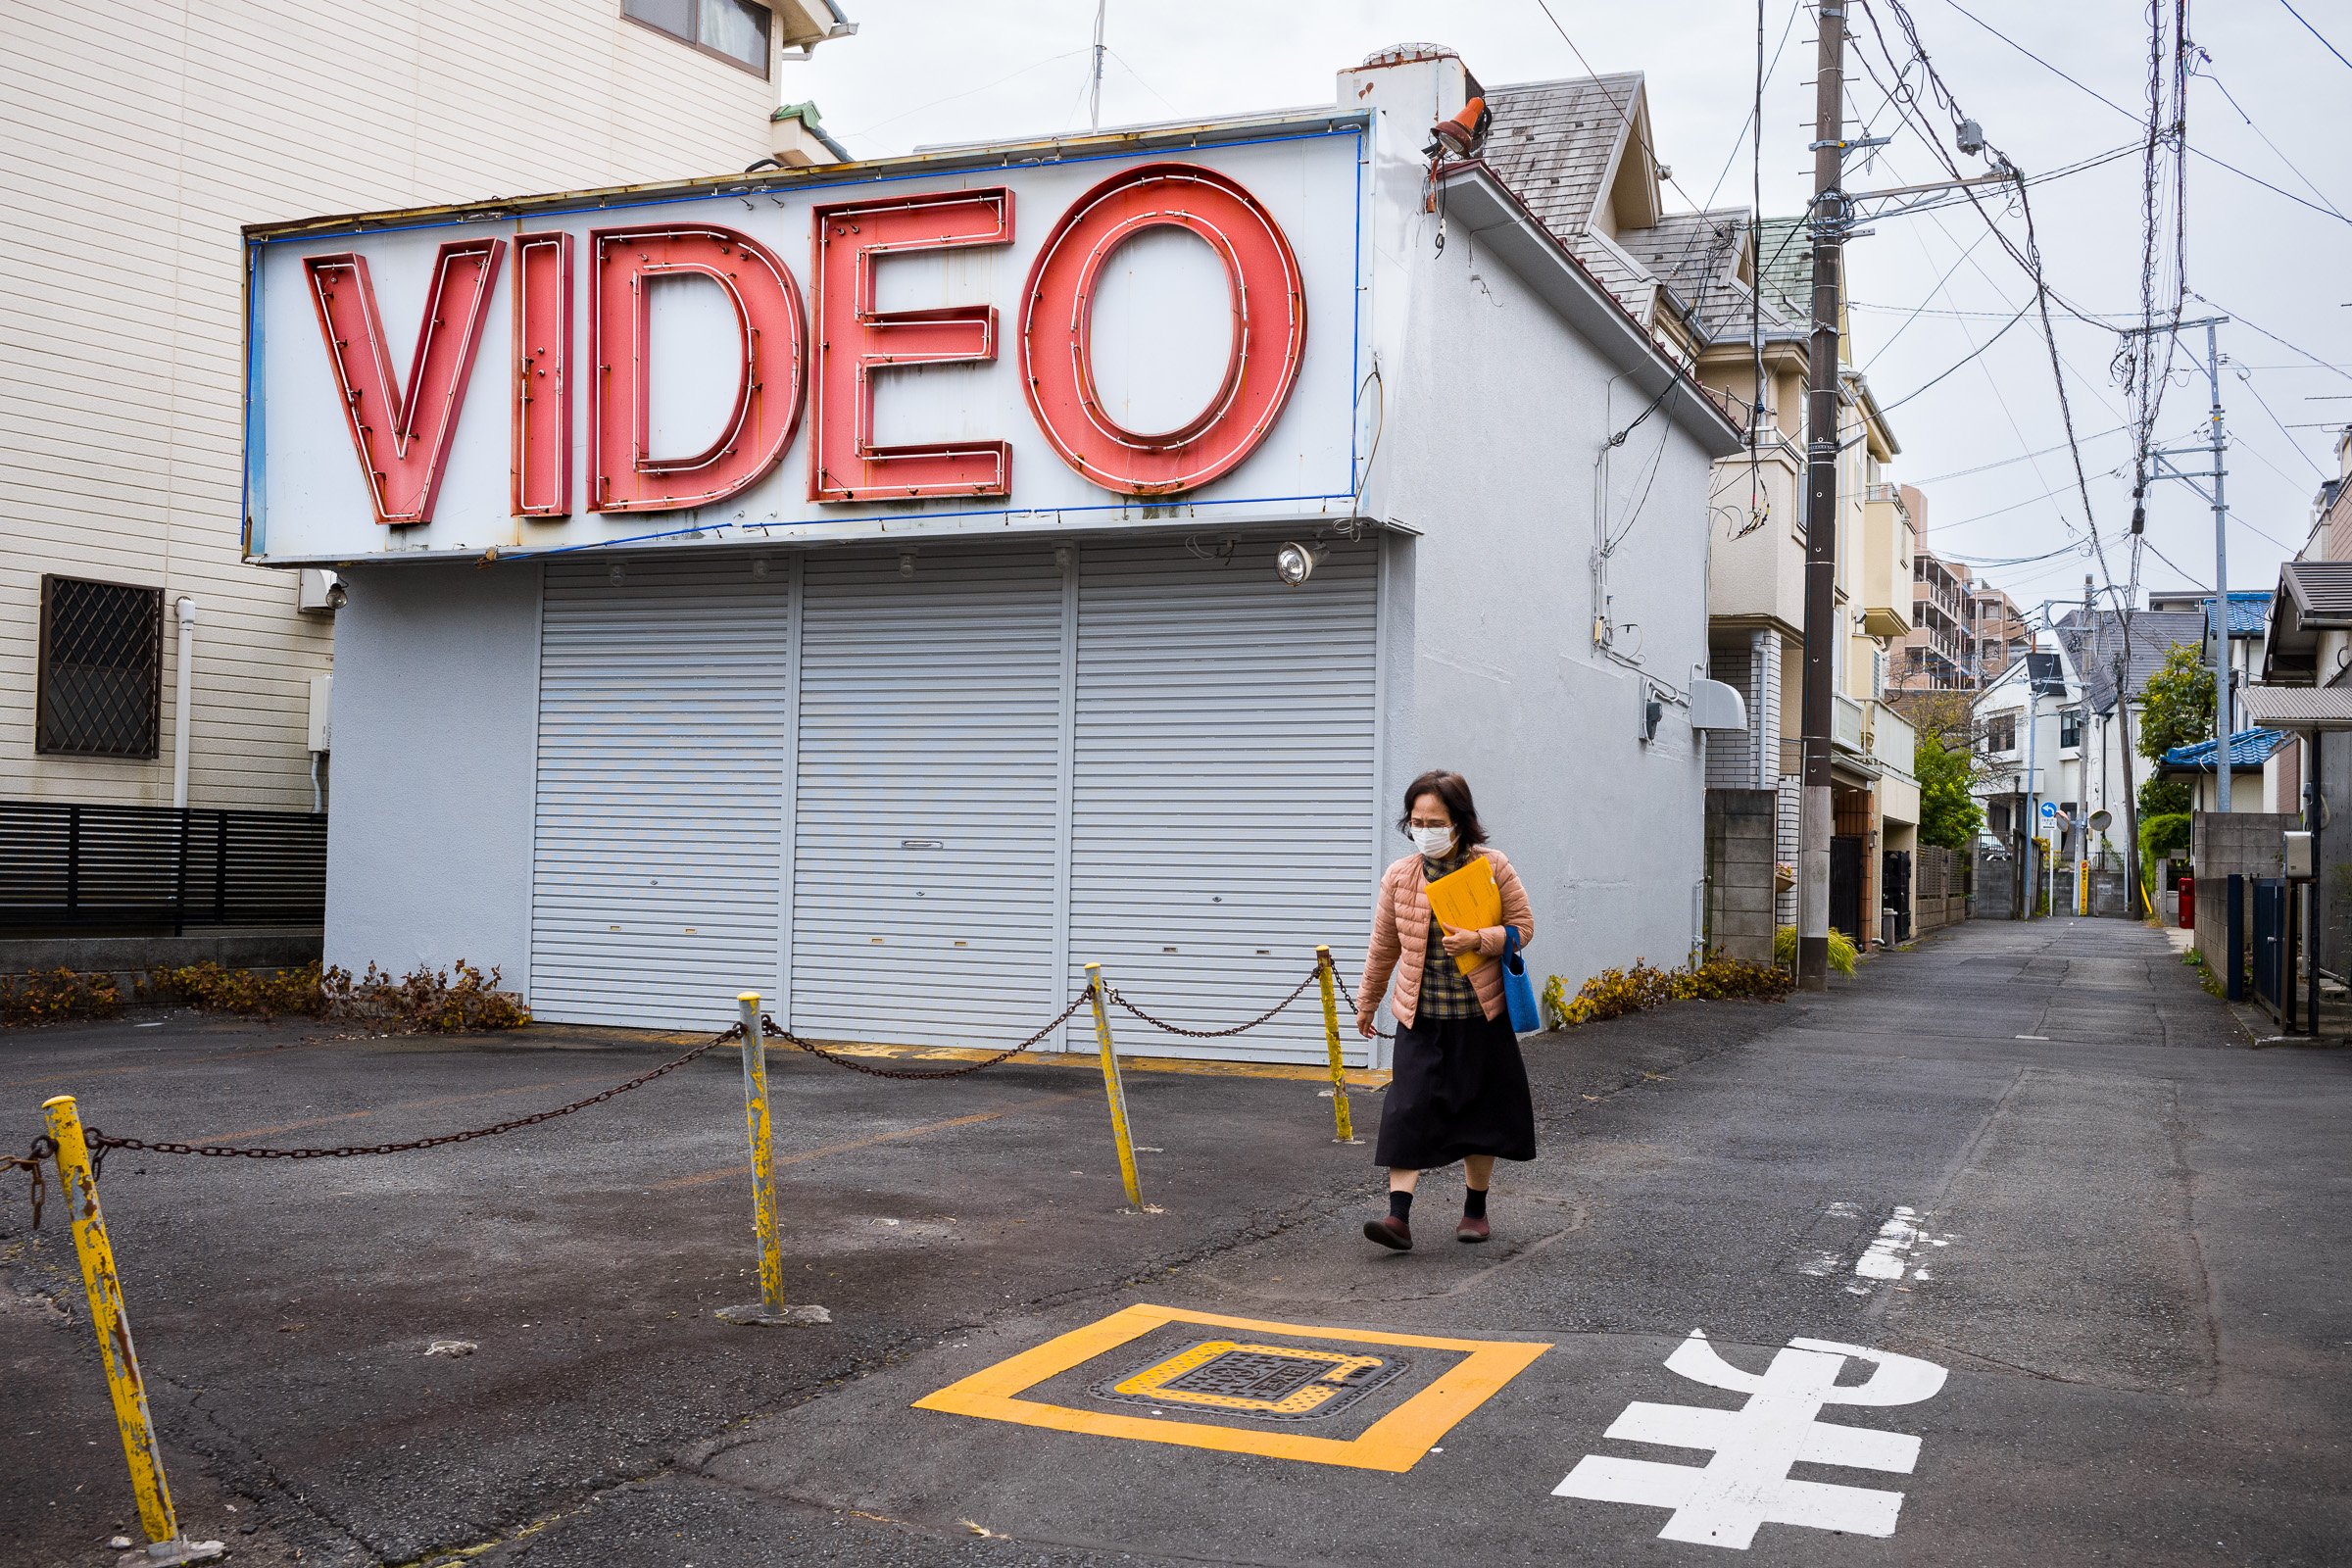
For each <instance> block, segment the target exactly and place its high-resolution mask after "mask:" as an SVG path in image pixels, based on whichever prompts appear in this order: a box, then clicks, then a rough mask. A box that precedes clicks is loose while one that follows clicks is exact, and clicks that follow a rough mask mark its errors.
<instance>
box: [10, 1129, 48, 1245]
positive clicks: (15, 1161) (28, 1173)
mask: <svg viewBox="0 0 2352 1568" xmlns="http://www.w3.org/2000/svg"><path fill="white" fill-rule="evenodd" d="M56 1152H57V1140H56V1139H54V1138H52V1137H50V1136H49V1135H48V1134H47V1133H43V1134H41V1136H40V1137H38V1138H35V1139H34V1140H33V1141H32V1149H31V1151H30V1152H27V1153H23V1154H0V1169H7V1170H21V1171H23V1172H25V1181H26V1186H27V1188H28V1191H27V1192H26V1193H25V1197H26V1198H28V1199H30V1200H31V1201H32V1228H33V1229H34V1230H36V1231H37V1230H39V1229H40V1228H41V1204H42V1203H43V1202H44V1201H46V1200H47V1198H48V1196H49V1187H48V1181H47V1176H46V1173H45V1171H44V1169H43V1166H42V1161H44V1160H46V1159H48V1158H49V1157H50V1156H51V1155H53V1154H55V1153H56Z"/></svg>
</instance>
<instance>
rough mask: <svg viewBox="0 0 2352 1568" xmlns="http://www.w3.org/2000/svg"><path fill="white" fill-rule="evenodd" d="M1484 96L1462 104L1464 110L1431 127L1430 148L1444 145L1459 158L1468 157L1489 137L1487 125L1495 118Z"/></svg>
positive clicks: (1435, 148)
mask: <svg viewBox="0 0 2352 1568" xmlns="http://www.w3.org/2000/svg"><path fill="white" fill-rule="evenodd" d="M1494 118H1495V116H1494V114H1493V113H1492V112H1491V111H1490V110H1489V109H1488V108H1487V101H1486V99H1484V98H1473V99H1471V100H1470V101H1469V102H1468V103H1466V104H1464V105H1462V112H1461V113H1460V114H1458V115H1455V116H1454V117H1453V118H1452V119H1450V120H1441V121H1439V122H1438V123H1436V124H1434V125H1432V126H1430V127H1429V134H1430V137H1431V141H1430V150H1431V151H1433V152H1435V151H1436V150H1437V149H1439V148H1441V147H1443V148H1444V149H1445V150H1446V151H1447V152H1449V153H1452V154H1453V155H1454V156H1455V157H1457V158H1466V157H1468V156H1469V155H1470V154H1471V153H1472V152H1473V151H1475V150H1476V149H1477V147H1478V144H1479V143H1480V142H1482V141H1485V140H1486V139H1487V125H1488V124H1489V123H1490V122H1492V121H1493V120H1494Z"/></svg>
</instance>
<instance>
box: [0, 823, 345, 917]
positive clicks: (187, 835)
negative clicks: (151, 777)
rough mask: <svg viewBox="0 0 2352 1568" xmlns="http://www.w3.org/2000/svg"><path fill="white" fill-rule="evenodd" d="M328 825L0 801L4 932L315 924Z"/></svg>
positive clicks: (322, 905) (322, 902)
mask: <svg viewBox="0 0 2352 1568" xmlns="http://www.w3.org/2000/svg"><path fill="white" fill-rule="evenodd" d="M325 915H326V818H325V817H324V816H322V815H313V814H311V813H308V812H302V811H210V810H197V809H185V810H181V809H172V808H171V807H155V806H104V805H96V804H66V803H61V802H52V801H0V930H4V931H7V932H9V933H10V934H12V935H16V936H30V935H37V934H40V933H44V932H91V931H153V930H156V929H159V928H162V927H169V928H170V929H171V931H172V934H173V935H174V936H176V935H178V934H180V933H181V932H182V931H184V930H186V929H187V928H188V927H189V926H223V925H318V924H319V923H320V922H322V921H323V920H324V919H325Z"/></svg>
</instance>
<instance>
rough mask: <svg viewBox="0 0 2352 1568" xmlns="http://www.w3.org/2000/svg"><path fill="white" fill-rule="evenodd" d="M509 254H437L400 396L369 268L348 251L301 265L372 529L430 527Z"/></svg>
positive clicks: (495, 244) (459, 243)
mask: <svg viewBox="0 0 2352 1568" xmlns="http://www.w3.org/2000/svg"><path fill="white" fill-rule="evenodd" d="M506 250H507V246H506V241H504V240H499V239H487V238H485V239H467V240H456V241H453V242H452V243H450V244H447V245H444V246H442V247H441V251H440V254H439V255H438V256H437V257H435V258H434V260H433V282H432V290H431V292H430V293H429V294H428V295H427V296H426V297H425V304H424V324H423V326H422V327H421V328H420V329H419V330H418V331H417V357H416V359H415V361H414V362H413V363H412V364H411V365H410V367H409V378H408V381H407V383H406V386H405V389H404V386H403V384H402V383H401V382H400V381H399V380H397V379H395V378H394V375H393V370H392V357H391V351H390V349H389V348H388V347H387V346H386V344H385V342H384V321H383V317H382V314H381V313H380V312H378V311H377V309H376V304H375V286H374V284H373V283H371V282H370V281H369V280H368V258H367V257H365V256H361V255H358V254H356V253H354V252H348V251H347V252H343V253H341V254H338V255H334V256H313V257H311V258H309V259H308V260H307V261H305V262H304V263H303V264H302V267H303V273H304V275H305V276H306V277H308V278H309V279H310V285H311V303H312V304H313V305H315V306H317V307H318V310H319V331H321V332H323V333H325V334H326V357H327V360H328V361H329V363H331V364H332V365H333V367H334V371H335V381H336V384H337V386H338V387H339V388H340V389H341V391H342V394H343V415H344V420H345V423H346V424H348V425H349V427H350V429H351V442H352V446H353V447H354V448H355V449H356V450H357V451H358V453H359V455H360V469H361V471H362V472H363V473H365V474H366V475H367V478H368V500H369V501H370V502H371V503H372V504H373V505H374V507H375V520H376V521H377V522H381V523H391V524H398V523H408V522H429V521H431V520H432V515H433V497H434V496H435V495H436V494H438V493H439V492H440V489H441V472H442V468H443V466H444V462H445V460H446V459H447V458H448V456H449V444H450V440H451V438H452V437H453V436H455V435H456V434H457V433H458V410H459V408H460V407H461V406H462V405H463V403H464V401H465V397H466V380H467V378H468V377H469V376H470V374H471V372H472V369H473V351H474V350H475V349H476V348H478V347H479V346H480V345H481V341H482V319H483V318H484V317H486V316H488V315H489V313H490V284H491V282H492V281H493V280H494V279H496V278H497V276H498V263H499V259H500V258H501V257H503V256H504V255H505V254H506Z"/></svg>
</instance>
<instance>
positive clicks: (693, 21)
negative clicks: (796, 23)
mask: <svg viewBox="0 0 2352 1568" xmlns="http://www.w3.org/2000/svg"><path fill="white" fill-rule="evenodd" d="M620 14H621V15H622V16H624V17H627V18H628V19H629V20H630V21H632V22H642V23H644V24H645V25H647V26H649V27H652V28H654V29H655V30H656V31H658V32H666V33H668V34H669V35H670V36H671V37H672V38H676V39H679V40H680V41H682V42H685V43H690V44H693V45H694V46H695V47H696V48H697V49H700V50H702V51H703V52H704V53H706V54H713V55H716V56H718V57H719V58H720V59H721V60H726V61H731V62H732V63H734V64H735V65H738V66H741V67H743V68H744V70H746V71H753V72H758V73H760V75H762V76H764V75H766V74H767V40H768V32H769V28H770V27H771V26H772V25H773V24H774V19H773V18H772V17H771V16H769V15H768V10H767V7H765V6H763V5H756V4H754V3H753V0H620Z"/></svg>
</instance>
